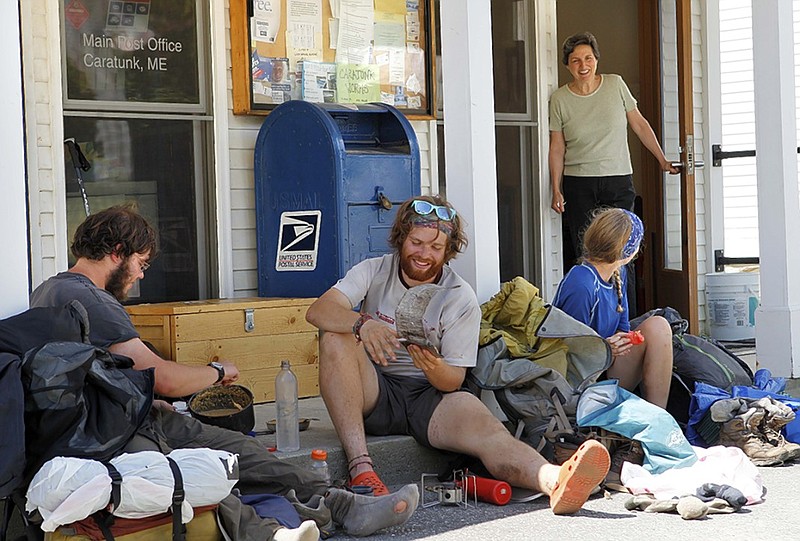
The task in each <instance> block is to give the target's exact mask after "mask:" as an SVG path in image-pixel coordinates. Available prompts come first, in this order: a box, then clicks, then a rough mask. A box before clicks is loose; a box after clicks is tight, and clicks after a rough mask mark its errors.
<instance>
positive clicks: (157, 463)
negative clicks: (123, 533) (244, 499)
mask: <svg viewBox="0 0 800 541" xmlns="http://www.w3.org/2000/svg"><path fill="white" fill-rule="evenodd" d="M169 456H170V458H172V460H174V461H175V463H176V464H177V465H178V468H179V469H180V470H181V477H182V478H183V490H184V493H185V497H184V501H183V503H182V505H181V519H182V521H183V523H184V524H186V523H187V522H189V521H190V520H192V518H193V516H194V512H193V510H192V507H200V506H203V505H213V504H216V503H219V502H220V501H221V500H222V499H223V498H225V497H226V496H228V494H230V492H231V489H233V486H234V485H235V484H236V483H237V482H238V480H239V464H238V457H237V455H235V454H233V453H229V452H227V451H217V450H214V449H176V450H174V451H172V453H170V455H169ZM111 465H112V466H114V468H115V469H116V470H117V471H118V472H119V473H120V475H121V476H122V483H121V485H120V501H119V504H118V505H117V507H116V508H115V509H113V511H112V514H113V515H114V516H118V517H123V518H131V519H138V518H144V517H149V516H153V515H158V514H160V513H164V512H166V511H168V510H169V509H170V507H171V506H172V494H173V493H174V491H175V480H174V478H173V474H172V469H171V468H170V466H169V462H168V461H167V457H166V456H164V455H163V454H161V453H159V452H156V451H141V452H138V453H126V454H123V455H120V456H118V457H116V458H113V459H111ZM27 499H28V501H27V503H26V504H25V509H26V510H27V511H28V512H32V511H35V510H37V509H38V510H39V513H40V514H41V515H42V518H43V519H44V522H43V524H42V529H43V530H44V531H46V532H52V531H55V529H56V528H57V527H58V526H60V525H62V524H69V523H71V522H76V521H78V520H82V519H84V518H86V517H88V516H89V515H91V514H92V513H94V512H96V511H99V510H101V509H104V508H106V507H107V506H108V505H109V503H110V500H111V477H110V476H109V474H108V470H107V469H106V467H105V465H103V464H102V463H101V462H97V461H95V460H86V459H81V458H68V457H56V458H54V459H52V460H49V461H48V462H46V463H45V464H44V465H43V466H42V467H41V468H40V469H39V471H38V472H37V473H36V475H35V476H34V478H33V480H32V481H31V484H30V486H29V487H28V493H27Z"/></svg>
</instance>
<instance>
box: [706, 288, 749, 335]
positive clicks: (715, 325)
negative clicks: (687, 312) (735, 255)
mask: <svg viewBox="0 0 800 541" xmlns="http://www.w3.org/2000/svg"><path fill="white" fill-rule="evenodd" d="M758 280H759V274H758V273H757V272H713V273H709V274H706V306H707V307H708V325H709V330H710V333H711V338H714V339H716V340H723V341H737V340H747V339H751V338H755V337H756V319H755V313H756V308H758V304H759V301H760V288H759V282H758Z"/></svg>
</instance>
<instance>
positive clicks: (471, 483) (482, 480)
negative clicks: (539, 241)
mask: <svg viewBox="0 0 800 541" xmlns="http://www.w3.org/2000/svg"><path fill="white" fill-rule="evenodd" d="M464 483H465V484H466V485H467V497H469V498H471V497H472V495H473V493H474V494H476V495H477V497H478V499H479V500H480V501H482V502H486V503H493V504H495V505H505V504H507V503H508V502H509V501H511V485H509V484H508V483H506V482H505V481H498V480H497V479H489V478H487V477H478V476H477V475H467V476H465V477H464Z"/></svg>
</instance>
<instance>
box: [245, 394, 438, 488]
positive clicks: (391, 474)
mask: <svg viewBox="0 0 800 541" xmlns="http://www.w3.org/2000/svg"><path fill="white" fill-rule="evenodd" d="M299 408H300V418H309V419H311V423H310V425H309V427H308V429H307V430H304V431H302V432H300V450H299V451H293V452H286V453H282V452H278V451H275V456H276V457H279V458H281V459H283V460H287V461H290V462H292V463H295V464H297V465H298V466H300V467H303V468H310V466H311V451H312V450H313V449H324V450H325V451H327V452H328V469H329V471H330V474H331V478H332V479H334V480H337V479H338V480H345V479H348V474H347V458H346V457H345V454H344V451H343V450H342V446H341V443H340V442H339V438H338V436H337V435H336V430H335V429H334V428H333V423H332V422H331V419H330V416H329V415H328V410H327V409H326V408H325V404H324V402H323V401H322V398H321V397H313V398H302V399H300V401H299ZM255 417H256V427H255V431H256V432H259V431H263V430H266V428H267V422H268V421H270V420H272V419H275V403H274V402H273V403H269V404H258V405H256V407H255ZM256 438H257V439H258V441H259V442H260V443H262V444H263V445H264V446H265V447H266V448H270V447H274V446H275V434H258V435H257V436H256ZM367 449H368V450H369V454H370V457H372V461H373V463H374V464H375V470H376V471H377V472H378V475H379V476H380V478H381V480H383V482H384V483H386V484H387V485H390V486H397V485H404V484H406V483H418V482H419V481H420V479H421V477H422V474H423V473H435V474H439V473H441V472H443V471H445V469H446V468H447V466H448V463H449V462H450V461H451V460H453V455H451V454H448V453H443V452H441V451H436V450H434V449H429V448H427V447H424V446H422V445H420V444H418V443H417V442H416V441H415V440H414V438H412V437H410V436H367Z"/></svg>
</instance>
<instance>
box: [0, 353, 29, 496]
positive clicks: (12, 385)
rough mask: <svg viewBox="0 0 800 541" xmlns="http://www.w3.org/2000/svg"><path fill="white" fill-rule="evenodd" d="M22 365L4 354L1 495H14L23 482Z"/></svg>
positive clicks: (0, 369) (0, 370)
mask: <svg viewBox="0 0 800 541" xmlns="http://www.w3.org/2000/svg"><path fill="white" fill-rule="evenodd" d="M21 364H22V363H21V361H20V359H19V357H17V356H16V355H13V354H11V353H0V419H2V420H3V437H2V438H1V439H0V456H1V457H3V460H2V461H0V498H6V497H7V496H10V495H11V493H12V492H14V490H15V489H16V488H17V487H18V486H19V485H20V483H21V482H22V470H23V468H24V465H25V422H24V413H25V396H24V394H23V391H22V380H21V379H20V370H21ZM6 505H9V504H8V503H6Z"/></svg>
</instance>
